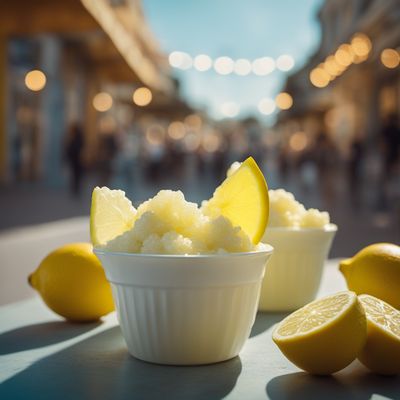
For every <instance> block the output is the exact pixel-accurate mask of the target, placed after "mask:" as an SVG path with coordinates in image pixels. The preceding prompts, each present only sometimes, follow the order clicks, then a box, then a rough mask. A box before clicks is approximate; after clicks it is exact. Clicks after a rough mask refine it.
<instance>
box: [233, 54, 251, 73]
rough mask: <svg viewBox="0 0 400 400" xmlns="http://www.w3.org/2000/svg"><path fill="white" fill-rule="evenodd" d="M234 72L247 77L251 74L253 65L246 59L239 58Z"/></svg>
mask: <svg viewBox="0 0 400 400" xmlns="http://www.w3.org/2000/svg"><path fill="white" fill-rule="evenodd" d="M233 70H234V71H235V73H236V74H237V75H241V76H246V75H248V74H249V73H250V72H251V63H250V61H249V60H246V59H245V58H239V60H236V62H235V66H234V68H233Z"/></svg>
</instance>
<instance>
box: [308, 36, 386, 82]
mask: <svg viewBox="0 0 400 400" xmlns="http://www.w3.org/2000/svg"><path fill="white" fill-rule="evenodd" d="M371 49H372V43H371V40H370V39H369V38H368V36H367V35H364V34H363V33H356V34H355V35H353V37H352V39H351V41H350V44H349V43H343V44H341V45H340V46H339V47H338V48H337V50H336V51H335V52H334V54H331V55H329V56H328V57H327V58H326V59H325V62H322V63H321V64H319V65H318V67H316V68H314V69H313V70H312V71H311V72H310V76H309V78H310V81H311V83H312V84H313V85H314V86H316V87H318V88H323V87H325V86H327V85H328V84H329V82H330V81H333V80H334V79H335V78H336V77H338V76H339V75H341V74H342V73H343V72H344V71H345V70H346V69H347V68H348V67H350V65H351V64H360V63H362V62H364V61H365V60H367V59H368V55H369V53H370V51H371ZM381 59H382V58H381ZM382 62H383V61H382Z"/></svg>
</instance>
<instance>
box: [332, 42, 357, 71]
mask: <svg viewBox="0 0 400 400" xmlns="http://www.w3.org/2000/svg"><path fill="white" fill-rule="evenodd" d="M353 60H354V53H353V50H352V48H351V46H350V45H349V44H342V45H340V46H339V48H338V49H337V50H336V53H335V61H336V62H337V63H338V64H340V65H343V66H344V67H347V66H349V65H350V64H351V63H352V62H353Z"/></svg>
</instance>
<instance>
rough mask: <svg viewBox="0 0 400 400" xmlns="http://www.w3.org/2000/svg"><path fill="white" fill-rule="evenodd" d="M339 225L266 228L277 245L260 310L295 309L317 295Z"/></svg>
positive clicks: (261, 295) (272, 244) (269, 241)
mask: <svg viewBox="0 0 400 400" xmlns="http://www.w3.org/2000/svg"><path fill="white" fill-rule="evenodd" d="M336 231H337V226H336V225H334V224H329V225H327V226H326V227H324V228H303V229H293V228H267V230H266V232H265V235H264V237H263V241H264V242H267V243H268V244H270V245H271V246H273V248H274V254H273V255H272V257H271V259H270V261H269V263H268V269H267V271H266V273H265V276H264V280H263V284H262V287H261V294H260V302H259V306H258V309H259V310H260V311H293V310H296V309H298V308H300V307H303V306H304V305H305V304H307V303H309V302H310V301H312V300H314V299H315V296H316V294H317V292H318V288H319V285H320V283H321V276H322V271H323V267H324V263H325V260H326V258H327V256H328V253H329V250H330V247H331V244H332V241H333V238H334V236H335V234H336Z"/></svg>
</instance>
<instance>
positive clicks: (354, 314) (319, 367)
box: [272, 292, 367, 375]
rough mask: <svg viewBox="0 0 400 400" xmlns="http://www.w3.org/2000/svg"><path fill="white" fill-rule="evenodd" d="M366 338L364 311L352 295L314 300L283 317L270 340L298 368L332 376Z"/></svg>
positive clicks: (353, 357)
mask: <svg viewBox="0 0 400 400" xmlns="http://www.w3.org/2000/svg"><path fill="white" fill-rule="evenodd" d="M366 336H367V321H366V317H365V312H364V310H363V308H362V306H361V303H360V302H359V300H358V298H357V295H356V294H355V293H354V292H339V293H336V294H334V295H330V296H327V297H324V298H322V299H319V300H315V301H313V302H311V303H309V304H307V305H306V306H304V307H303V308H300V309H299V310H297V311H295V312H294V313H292V314H290V315H289V316H288V317H286V318H285V319H284V320H283V321H282V322H280V323H279V325H278V326H277V327H276V328H275V330H274V332H273V334H272V339H273V340H274V342H275V343H276V344H277V345H278V347H279V349H280V350H281V351H282V353H283V354H284V355H285V356H286V357H287V358H288V359H289V360H290V361H292V362H293V363H294V364H295V365H297V366H298V367H299V368H301V369H303V370H305V371H307V372H310V373H312V374H318V375H326V374H331V373H334V372H336V371H339V370H341V369H342V368H344V367H346V366H347V365H349V364H350V363H351V362H352V361H353V360H354V359H355V358H356V357H357V355H358V354H359V352H360V350H361V349H362V347H363V346H364V344H365V341H366Z"/></svg>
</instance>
